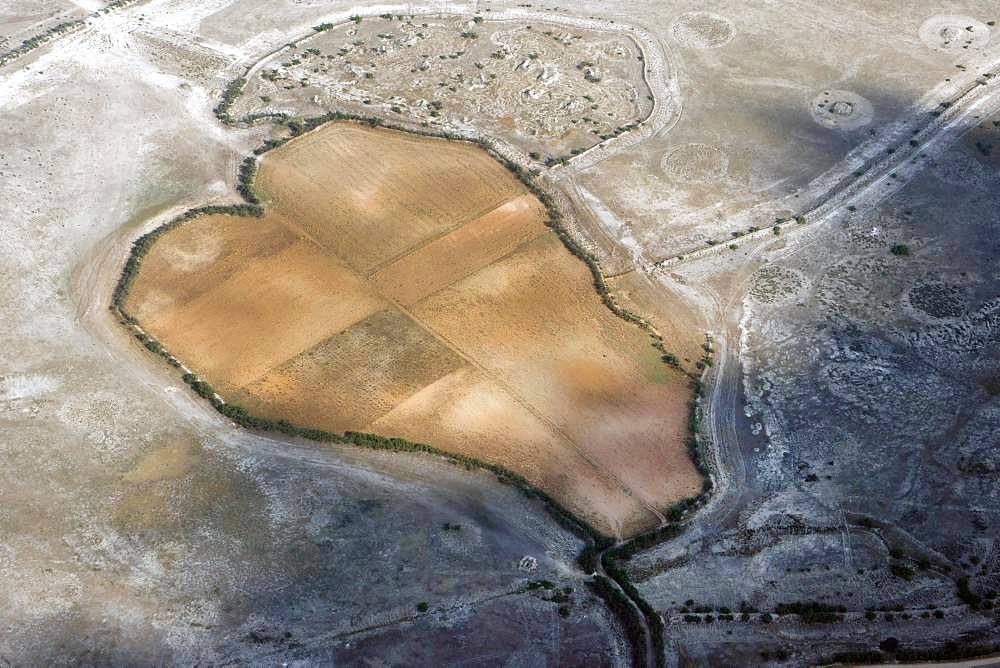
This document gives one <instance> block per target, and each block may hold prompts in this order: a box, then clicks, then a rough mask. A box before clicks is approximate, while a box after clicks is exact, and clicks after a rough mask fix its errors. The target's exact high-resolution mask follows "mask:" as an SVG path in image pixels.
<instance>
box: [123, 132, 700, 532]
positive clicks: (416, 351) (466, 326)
mask: <svg viewBox="0 0 1000 668" xmlns="http://www.w3.org/2000/svg"><path fill="white" fill-rule="evenodd" d="M257 186H258V189H259V190H260V192H261V194H262V196H263V197H264V198H265V200H266V202H267V206H268V208H267V213H266V215H265V216H264V218H262V219H251V218H238V217H233V216H225V215H214V216H202V217H200V218H197V219H195V220H194V221H193V222H190V223H188V224H186V225H183V226H181V227H179V228H176V229H174V230H172V231H171V232H168V233H167V234H166V235H165V236H163V237H162V238H161V239H160V240H159V241H158V242H157V243H156V245H155V246H154V247H153V249H152V251H151V252H150V253H149V255H148V256H147V259H146V261H145V264H144V265H143V269H142V271H141V272H140V275H139V278H138V279H137V281H136V283H135V287H134V289H133V291H132V293H131V295H130V298H129V301H128V303H127V305H126V306H127V309H128V310H129V311H130V312H131V313H133V314H134V315H135V316H136V317H137V318H139V320H140V323H141V324H142V326H143V327H144V328H145V329H146V330H147V331H149V332H150V333H151V334H152V335H153V336H155V337H156V338H157V339H159V340H160V341H161V342H162V343H163V344H164V345H165V346H166V347H167V348H168V349H169V350H170V351H171V352H172V353H174V354H175V355H176V356H178V357H179V358H180V359H181V360H183V361H184V363H185V364H187V365H188V366H190V367H191V368H192V369H193V370H194V371H195V372H196V373H198V374H199V375H200V376H202V377H203V378H205V379H206V380H208V381H209V382H210V383H211V384H212V385H213V386H214V387H215V388H216V389H217V390H218V391H219V392H220V393H221V394H222V396H223V397H224V398H225V399H226V400H227V401H230V402H234V403H238V404H240V405H242V406H244V407H245V408H247V409H248V410H250V411H251V412H252V413H254V414H257V415H261V416H264V417H268V418H271V419H285V420H288V421H290V422H292V423H294V424H298V425H301V426H307V427H315V428H321V429H325V430H328V431H344V430H354V431H369V432H374V433H378V434H381V435H386V436H403V437H406V438H408V439H410V440H413V441H418V442H426V443H430V444H432V445H435V446H437V447H440V448H443V449H446V450H449V451H453V452H456V453H461V454H463V455H468V456H472V457H475V458H478V459H481V460H485V461H488V462H491V463H496V464H500V465H503V466H505V467H507V468H509V469H511V470H514V471H515V472H517V473H520V474H521V475H523V476H525V477H526V478H527V479H528V480H530V481H531V482H532V483H534V484H536V485H538V486H539V487H542V488H543V489H545V490H546V491H548V492H550V493H551V494H553V495H554V496H555V497H557V498H558V499H559V500H560V501H561V502H563V503H564V504H565V505H566V506H567V507H568V508H570V509H571V510H572V511H573V512H575V513H578V514H580V515H581V516H583V517H586V518H587V519H588V520H589V521H591V522H593V523H594V524H595V525H596V526H597V527H599V528H600V529H601V530H603V531H605V532H609V533H615V534H618V535H627V534H631V533H634V532H636V531H639V530H641V529H646V528H649V527H651V526H653V525H654V524H655V522H656V514H655V513H656V511H658V510H662V509H665V508H666V507H667V506H669V505H670V504H671V503H672V502H674V501H677V500H679V499H681V498H685V497H688V496H691V495H692V494H694V493H696V492H697V491H698V490H699V488H700V482H701V481H700V477H699V475H698V473H697V471H696V469H695V467H694V465H693V463H692V461H691V459H690V457H689V455H688V453H687V451H686V447H685V435H686V429H687V400H688V396H689V391H688V389H687V384H686V383H687V377H686V376H684V375H682V374H680V373H679V372H676V371H673V370H670V369H669V368H668V367H666V366H665V365H664V364H663V363H662V361H661V360H660V353H659V351H658V350H657V349H656V348H654V347H653V346H652V345H651V340H650V339H649V336H648V335H647V334H646V333H645V332H643V331H642V330H641V329H639V328H638V327H636V326H634V325H631V324H629V323H626V322H625V321H623V320H620V319H619V318H617V317H616V316H615V315H614V314H612V313H611V311H609V310H608V309H607V308H606V307H605V306H604V305H603V304H602V303H601V301H600V298H599V296H598V295H597V293H596V292H595V291H594V289H593V287H592V277H591V275H590V272H589V269H588V268H587V267H586V265H584V263H582V262H581V261H579V260H578V259H577V258H575V257H574V256H573V255H571V254H570V253H569V251H568V250H566V248H565V247H564V246H563V245H562V243H561V242H560V241H559V239H558V238H557V237H556V236H555V234H554V233H553V232H551V231H550V230H549V229H548V228H547V227H546V225H545V210H544V207H542V205H541V204H540V202H538V200H537V199H536V198H535V197H534V195H532V194H530V192H528V191H527V189H526V188H525V187H524V186H523V185H522V184H521V183H520V182H519V181H517V180H516V179H515V178H514V177H513V176H512V175H511V174H510V173H509V172H508V171H507V170H506V169H504V168H503V167H502V166H501V165H500V164H499V163H497V162H496V161H494V160H493V159H492V158H491V157H490V156H489V155H488V154H487V153H486V152H484V151H482V150H481V149H479V148H478V147H475V146H474V145H471V144H465V143H459V142H449V141H445V140H439V139H429V138H425V137H418V136H415V135H409V134H406V133H403V132H398V131H393V130H385V129H375V128H370V127H366V126H361V125H357V124H354V123H336V124H329V125H327V126H324V127H323V128H321V129H319V130H316V131H314V132H311V133H309V134H308V135H306V136H303V137H301V138H298V139H296V140H294V141H292V142H289V143H288V144H286V145H285V146H283V147H281V148H279V149H277V150H275V151H273V152H271V153H269V154H268V155H267V157H266V158H265V159H264V160H263V161H262V163H261V167H260V173H259V177H258V179H257Z"/></svg>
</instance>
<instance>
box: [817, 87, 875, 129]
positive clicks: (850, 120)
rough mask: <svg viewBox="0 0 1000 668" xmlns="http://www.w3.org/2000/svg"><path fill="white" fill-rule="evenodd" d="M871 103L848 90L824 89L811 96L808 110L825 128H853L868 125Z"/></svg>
mask: <svg viewBox="0 0 1000 668" xmlns="http://www.w3.org/2000/svg"><path fill="white" fill-rule="evenodd" d="M874 111H875V110H874V108H873V107H872V103H871V102H869V101H868V100H867V99H865V98H863V97H861V96H860V95H858V94H857V93H852V92H851V91H849V90H824V91H822V92H821V93H820V94H819V95H817V96H816V97H814V98H813V101H812V105H811V106H810V107H809V112H810V113H811V114H812V117H813V120H814V121H816V122H817V123H819V124H820V125H822V126H823V127H826V128H831V129H837V130H855V129H857V128H860V127H863V126H865V125H868V124H869V123H871V122H872V117H873V116H874Z"/></svg>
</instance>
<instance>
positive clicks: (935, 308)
mask: <svg viewBox="0 0 1000 668" xmlns="http://www.w3.org/2000/svg"><path fill="white" fill-rule="evenodd" d="M906 301H907V302H909V304H910V306H911V307H913V308H914V309H916V310H918V311H920V312H921V313H923V314H926V315H929V316H930V317H932V318H938V319H944V318H958V317H960V316H962V315H964V314H965V291H964V290H962V288H960V287H958V286H957V285H953V284H951V283H947V282H945V281H943V280H940V279H936V278H934V279H926V280H923V281H920V282H919V283H917V284H916V285H914V286H912V287H911V288H910V289H909V291H908V292H907V294H906Z"/></svg>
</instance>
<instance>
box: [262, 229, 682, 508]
mask: <svg viewBox="0 0 1000 668" xmlns="http://www.w3.org/2000/svg"><path fill="white" fill-rule="evenodd" d="M278 219H279V221H280V222H283V223H284V224H286V225H287V226H288V227H289V228H291V230H292V231H293V232H297V233H299V234H301V235H302V237H303V238H305V239H308V240H309V241H311V242H312V243H314V244H316V246H317V247H318V248H320V249H321V250H323V251H324V252H325V253H327V254H329V255H330V256H331V257H333V258H336V260H337V261H338V262H340V263H342V264H344V266H345V268H346V269H347V270H348V271H349V272H350V273H352V274H354V276H355V278H357V279H358V280H359V281H361V282H362V283H364V284H366V285H368V286H369V288H370V290H371V291H372V293H374V294H375V295H376V296H378V297H380V298H381V299H383V300H385V301H386V302H388V303H389V304H392V305H393V306H394V307H396V308H397V309H398V310H399V311H400V313H402V314H403V315H405V316H406V317H408V318H410V320H412V321H413V322H414V323H415V324H416V325H417V326H419V327H420V328H422V329H423V330H425V331H426V332H427V333H429V334H430V335H431V336H433V337H434V338H435V339H437V340H438V341H439V342H440V343H442V344H444V345H445V346H446V347H447V348H448V349H449V350H451V352H453V353H454V354H456V355H458V356H459V357H460V358H461V359H463V360H465V362H466V363H468V364H469V365H470V366H472V367H473V368H475V369H476V370H477V371H479V372H480V373H482V374H484V375H485V376H486V377H487V378H489V379H490V380H491V381H493V382H494V383H496V384H497V386H499V387H500V388H501V389H502V390H504V391H505V392H506V393H507V394H508V395H510V397H511V398H512V399H513V400H514V401H515V402H517V403H518V404H520V405H521V407H522V408H524V409H525V410H527V411H528V412H529V413H530V414H531V415H532V416H534V417H535V418H536V419H537V420H539V421H541V422H542V424H544V425H546V426H547V427H549V428H550V429H552V430H553V431H554V432H555V433H556V434H558V435H559V436H561V437H562V438H563V439H564V440H565V441H566V443H567V444H568V445H569V446H570V447H571V448H572V449H573V450H575V451H576V452H577V454H579V455H580V456H581V457H582V458H583V459H584V460H585V461H586V462H587V463H588V464H590V465H591V466H593V467H594V469H596V470H597V472H598V473H600V474H602V475H603V476H605V477H606V478H608V479H610V480H611V481H613V482H615V483H617V485H618V486H619V487H620V488H621V489H622V491H624V492H625V493H626V494H627V495H628V496H630V497H632V498H634V499H636V500H637V501H639V503H640V504H641V505H642V506H643V507H644V508H646V509H647V510H648V511H649V512H650V513H652V514H653V516H654V517H656V519H657V520H658V521H659V522H660V524H661V525H662V524H665V523H666V521H667V518H666V517H665V516H664V515H663V513H661V512H660V511H659V510H658V509H657V508H656V507H655V506H654V505H652V504H650V503H648V502H646V500H645V499H643V498H642V497H641V496H640V495H638V494H637V493H636V492H635V491H634V490H632V488H631V487H629V486H628V485H626V484H625V482H624V481H623V480H622V479H621V478H619V477H618V476H617V475H615V474H614V473H612V472H611V471H608V470H606V469H605V468H604V467H602V466H600V465H599V464H598V463H597V462H596V461H595V460H594V459H593V458H592V457H591V456H590V455H589V454H588V453H587V452H586V451H585V450H584V449H583V448H581V447H580V446H579V445H578V444H577V443H576V442H575V441H574V440H573V439H572V438H570V437H569V435H568V434H566V432H565V431H563V429H562V428H560V427H559V426H558V425H556V424H555V423H554V422H552V420H550V419H549V418H548V417H546V416H545V415H543V414H542V413H541V412H539V411H538V409H537V408H536V407H535V406H534V405H532V404H531V403H530V402H528V401H527V400H526V399H524V398H523V397H521V396H520V395H519V394H517V393H516V392H514V391H513V389H511V388H510V386H508V385H507V383H505V382H504V381H502V380H501V379H500V378H499V377H498V376H497V375H496V374H495V373H494V372H493V371H490V370H489V369H487V368H486V367H484V366H483V365H482V364H481V363H480V362H478V361H477V360H476V359H474V358H473V357H471V356H470V355H469V354H467V353H466V352H464V351H463V350H462V349H461V348H460V347H459V346H458V345H456V344H455V343H454V342H453V341H451V340H449V339H448V338H447V337H445V336H444V335H442V334H441V333H440V332H438V331H437V330H435V329H434V328H433V327H431V326H430V325H428V324H427V323H425V322H424V321H423V320H421V319H420V318H419V317H417V316H416V314H414V313H413V312H412V311H411V310H410V309H409V308H407V307H406V306H404V305H403V304H402V303H401V302H399V301H397V300H395V299H393V298H392V297H389V296H388V295H386V294H384V293H382V291H380V290H379V289H378V288H377V287H376V286H375V285H374V284H373V283H372V282H371V281H369V280H368V279H366V278H365V277H364V275H362V274H361V273H360V272H358V271H357V270H356V269H354V268H352V267H351V266H350V265H347V263H346V262H345V261H344V260H343V258H341V257H340V255H338V254H337V253H336V252H334V251H333V250H332V249H330V248H327V247H326V245H325V244H323V243H321V242H319V241H317V240H316V239H314V238H313V237H312V236H311V235H309V234H308V233H307V232H305V231H304V230H302V229H301V228H300V227H299V226H298V225H296V224H295V223H294V222H292V221H291V220H289V219H288V217H287V216H279V217H278ZM567 252H568V251H567ZM490 264H493V263H492V262H491V263H490ZM487 266H489V265H487ZM481 269H482V268H481Z"/></svg>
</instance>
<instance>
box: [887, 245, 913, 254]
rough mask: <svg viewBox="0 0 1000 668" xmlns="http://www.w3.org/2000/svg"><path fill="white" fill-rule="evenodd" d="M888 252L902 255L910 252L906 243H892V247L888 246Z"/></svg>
mask: <svg viewBox="0 0 1000 668" xmlns="http://www.w3.org/2000/svg"><path fill="white" fill-rule="evenodd" d="M889 252H890V253H892V254H893V255H897V256H900V257H902V256H905V255H909V254H910V247H909V246H907V245H906V244H893V245H892V247H891V248H889Z"/></svg>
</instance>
